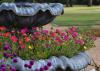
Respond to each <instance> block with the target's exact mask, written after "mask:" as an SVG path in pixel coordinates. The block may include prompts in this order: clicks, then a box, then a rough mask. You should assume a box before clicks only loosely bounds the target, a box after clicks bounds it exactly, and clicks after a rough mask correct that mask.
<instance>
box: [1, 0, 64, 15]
mask: <svg viewBox="0 0 100 71" xmlns="http://www.w3.org/2000/svg"><path fill="white" fill-rule="evenodd" d="M3 10H7V11H9V10H11V11H13V12H14V13H15V14H16V15H19V16H33V15H35V14H37V13H38V12H39V11H42V12H46V11H49V12H50V13H51V15H55V16H57V15H61V14H62V13H63V10H64V7H63V5H62V4H60V3H49V4H47V3H27V2H26V3H6V2H5V3H1V4H0V12H1V11H3Z"/></svg>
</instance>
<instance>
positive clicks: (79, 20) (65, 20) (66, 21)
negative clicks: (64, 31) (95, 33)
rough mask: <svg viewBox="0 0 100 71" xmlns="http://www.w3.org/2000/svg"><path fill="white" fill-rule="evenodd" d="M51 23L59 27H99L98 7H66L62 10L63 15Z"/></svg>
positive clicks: (99, 7)
mask: <svg viewBox="0 0 100 71" xmlns="http://www.w3.org/2000/svg"><path fill="white" fill-rule="evenodd" d="M53 23H54V24H56V25H61V26H72V25H76V26H92V25H100V6H94V7H72V8H71V7H66V8H64V14H63V15H62V16H58V17H57V18H56V19H55V20H54V21H53Z"/></svg>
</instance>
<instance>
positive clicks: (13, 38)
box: [10, 36, 18, 43]
mask: <svg viewBox="0 0 100 71" xmlns="http://www.w3.org/2000/svg"><path fill="white" fill-rule="evenodd" d="M10 40H11V41H12V42H14V43H16V42H17V40H18V39H17V37H16V36H11V37H10Z"/></svg>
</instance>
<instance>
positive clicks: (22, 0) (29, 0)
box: [15, 0, 33, 2]
mask: <svg viewBox="0 0 100 71" xmlns="http://www.w3.org/2000/svg"><path fill="white" fill-rule="evenodd" d="M15 2H33V0H15Z"/></svg>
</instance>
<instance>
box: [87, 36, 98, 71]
mask: <svg viewBox="0 0 100 71" xmlns="http://www.w3.org/2000/svg"><path fill="white" fill-rule="evenodd" d="M95 45H96V47H94V48H91V49H90V50H88V51H87V53H88V54H89V55H90V56H91V57H92V58H93V60H94V61H95V63H96V64H97V65H100V37H99V38H97V40H96V41H95ZM93 68H94V67H91V66H89V67H88V68H87V70H86V71H90V70H92V69H93Z"/></svg>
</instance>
